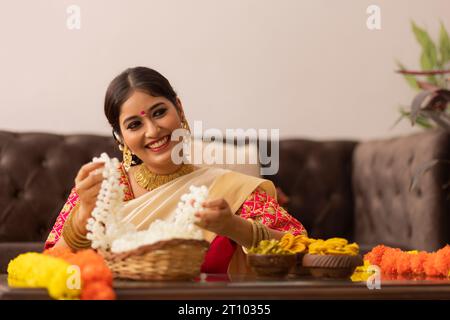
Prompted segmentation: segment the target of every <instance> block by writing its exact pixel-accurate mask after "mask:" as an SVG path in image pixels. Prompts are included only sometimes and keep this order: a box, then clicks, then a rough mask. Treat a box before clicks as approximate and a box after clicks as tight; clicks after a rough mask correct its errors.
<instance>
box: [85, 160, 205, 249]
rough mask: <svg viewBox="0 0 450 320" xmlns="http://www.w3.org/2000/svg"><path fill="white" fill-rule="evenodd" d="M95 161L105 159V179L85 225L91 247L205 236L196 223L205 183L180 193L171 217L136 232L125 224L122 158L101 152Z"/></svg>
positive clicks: (130, 246) (129, 245) (134, 245)
mask: <svg viewBox="0 0 450 320" xmlns="http://www.w3.org/2000/svg"><path fill="white" fill-rule="evenodd" d="M93 162H104V163H105V165H104V167H103V169H99V170H101V171H102V174H103V182H102V185H101V189H100V192H99V194H98V196H97V202H96V206H95V208H94V210H93V211H92V217H91V218H89V219H88V221H87V225H86V228H87V230H88V233H87V238H88V239H89V240H91V241H92V248H94V249H103V250H108V249H110V250H111V251H112V252H123V251H128V250H132V249H135V248H138V247H140V246H143V245H148V244H152V243H156V242H158V241H161V240H169V239H174V238H177V239H198V240H200V239H203V233H202V230H201V229H200V228H199V227H197V226H196V225H195V221H196V218H195V213H196V212H198V211H201V210H202V209H203V207H202V205H201V203H202V202H203V201H205V200H206V198H207V197H208V189H207V188H206V186H201V187H195V186H190V187H189V191H190V192H189V193H187V194H184V195H182V196H181V199H180V202H179V203H178V206H177V208H176V210H175V214H174V216H173V217H172V218H171V219H169V220H159V219H158V220H155V221H154V222H153V223H152V224H151V225H150V226H149V228H148V229H147V230H142V231H137V230H136V227H135V226H134V225H133V224H131V223H124V222H123V218H124V217H123V216H121V214H120V209H121V207H122V206H123V198H124V189H123V188H124V187H123V186H122V185H120V175H121V172H120V170H119V166H120V163H119V160H117V159H116V158H112V159H111V158H109V157H108V155H107V154H106V153H102V154H101V155H100V157H99V158H94V159H93Z"/></svg>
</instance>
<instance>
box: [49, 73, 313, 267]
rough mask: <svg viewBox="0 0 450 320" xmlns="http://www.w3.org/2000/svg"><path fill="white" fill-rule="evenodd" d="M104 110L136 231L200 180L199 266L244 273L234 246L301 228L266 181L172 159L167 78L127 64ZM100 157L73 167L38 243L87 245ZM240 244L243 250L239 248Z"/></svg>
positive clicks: (172, 111)
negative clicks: (71, 182) (69, 186)
mask: <svg viewBox="0 0 450 320" xmlns="http://www.w3.org/2000/svg"><path fill="white" fill-rule="evenodd" d="M104 107H105V114H106V117H107V118H108V121H109V123H110V124H111V126H112V129H113V136H114V138H115V139H116V141H117V142H118V143H119V148H120V149H121V150H122V151H123V163H122V166H121V168H120V170H121V177H122V178H121V184H122V185H123V186H124V191H125V196H124V201H126V202H125V205H124V208H125V209H124V210H128V211H127V212H128V215H127V220H128V221H129V222H132V223H134V224H135V225H136V226H137V227H138V229H139V230H142V229H144V228H147V227H148V225H149V224H150V223H151V222H152V221H154V220H155V219H156V218H158V219H165V218H168V216H169V214H168V213H169V212H173V209H174V208H175V206H176V203H177V201H178V200H179V195H180V194H182V193H185V192H187V189H188V187H189V185H191V184H194V185H207V186H208V188H209V199H208V200H207V201H206V202H205V203H204V208H205V210H203V211H201V212H198V213H196V217H197V219H198V220H197V224H198V226H200V227H202V228H203V229H204V230H205V232H204V236H205V239H206V240H208V241H209V242H210V248H209V250H208V252H207V254H206V256H205V261H204V263H203V266H202V272H205V273H226V272H227V271H228V272H233V273H235V272H248V269H247V266H246V264H245V263H244V261H245V255H244V254H243V251H242V249H243V248H247V247H251V246H252V245H254V244H255V243H257V242H258V241H260V240H262V239H272V238H275V239H280V238H281V237H282V236H283V235H284V233H285V232H291V233H293V234H300V233H306V231H305V229H304V228H303V226H302V225H301V223H300V222H298V221H297V220H296V219H295V218H293V217H292V216H290V215H289V214H288V213H287V212H286V211H285V210H284V209H283V208H282V207H281V206H280V205H279V204H278V203H277V201H276V192H275V187H274V185H273V183H272V182H271V181H269V180H264V179H259V178H255V177H251V176H247V175H243V174H239V173H236V172H233V171H229V170H223V169H217V168H197V167H194V166H193V165H190V164H184V163H181V164H176V163H175V162H176V161H175V162H174V161H172V156H171V154H172V152H171V151H172V149H173V148H174V147H175V145H176V144H177V143H178V142H177V141H171V139H170V137H171V134H172V132H174V131H175V130H176V129H179V128H184V129H188V128H189V126H188V124H187V122H186V119H185V116H184V111H183V106H182V104H181V101H180V99H179V98H178V97H177V95H176V93H175V91H174V90H173V88H172V86H171V85H170V83H169V81H168V80H167V79H166V78H165V77H164V76H162V75H161V74H159V73H158V72H157V71H155V70H152V69H148V68H145V67H136V68H130V69H127V70H125V71H124V72H122V73H121V74H120V75H118V76H117V77H116V78H115V79H114V80H113V81H112V82H111V84H110V85H109V87H108V89H107V92H106V97H105V106H104ZM102 166H103V164H102V163H88V164H86V165H84V166H82V167H81V169H80V170H79V172H78V174H77V176H76V178H75V187H74V189H73V190H72V192H71V194H70V196H69V198H68V200H67V202H66V204H65V206H64V207H63V209H62V211H61V213H60V215H59V216H58V218H57V220H56V223H55V225H54V227H53V229H52V231H51V233H50V235H49V237H48V239H47V242H46V244H45V247H46V249H48V248H51V247H53V246H69V247H71V248H72V249H75V250H77V249H81V248H85V247H89V246H90V242H89V241H88V240H87V239H86V227H85V226H86V221H87V219H88V218H89V217H90V215H91V212H92V211H93V209H94V207H95V203H96V198H97V195H98V193H99V190H100V185H101V183H102V175H101V174H100V173H98V170H97V169H99V168H101V167H102ZM244 250H245V249H244Z"/></svg>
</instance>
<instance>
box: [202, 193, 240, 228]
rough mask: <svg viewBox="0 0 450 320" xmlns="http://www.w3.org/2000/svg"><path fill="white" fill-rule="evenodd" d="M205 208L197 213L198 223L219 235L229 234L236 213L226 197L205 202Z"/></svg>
mask: <svg viewBox="0 0 450 320" xmlns="http://www.w3.org/2000/svg"><path fill="white" fill-rule="evenodd" d="M203 207H204V210H202V211H199V212H197V213H195V217H197V221H196V223H195V224H196V225H197V226H199V227H201V228H203V229H206V230H209V231H212V232H214V233H216V234H218V235H223V236H227V235H228V234H229V230H230V228H231V227H232V221H233V218H234V214H233V213H232V212H231V209H230V206H229V205H228V202H226V200H225V199H224V198H219V199H214V200H208V201H205V202H203Z"/></svg>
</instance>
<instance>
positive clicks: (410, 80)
mask: <svg viewBox="0 0 450 320" xmlns="http://www.w3.org/2000/svg"><path fill="white" fill-rule="evenodd" d="M396 63H397V67H398V68H399V69H400V70H406V68H405V66H404V65H403V64H401V62H399V61H396ZM403 77H404V78H405V80H406V82H408V84H409V86H410V87H411V88H413V89H414V90H419V89H420V87H419V84H418V83H417V79H416V77H414V76H413V75H410V74H404V75H403Z"/></svg>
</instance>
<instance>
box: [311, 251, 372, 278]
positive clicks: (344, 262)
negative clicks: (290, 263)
mask: <svg viewBox="0 0 450 320" xmlns="http://www.w3.org/2000/svg"><path fill="white" fill-rule="evenodd" d="M363 264H364V262H363V259H362V258H361V256H360V255H356V256H349V255H326V254H325V255H320V254H305V256H304V257H303V267H306V268H308V269H309V271H310V273H311V275H312V276H313V277H315V278H328V279H348V278H350V276H351V275H352V274H353V272H354V271H355V269H356V267H358V266H361V265H363Z"/></svg>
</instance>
